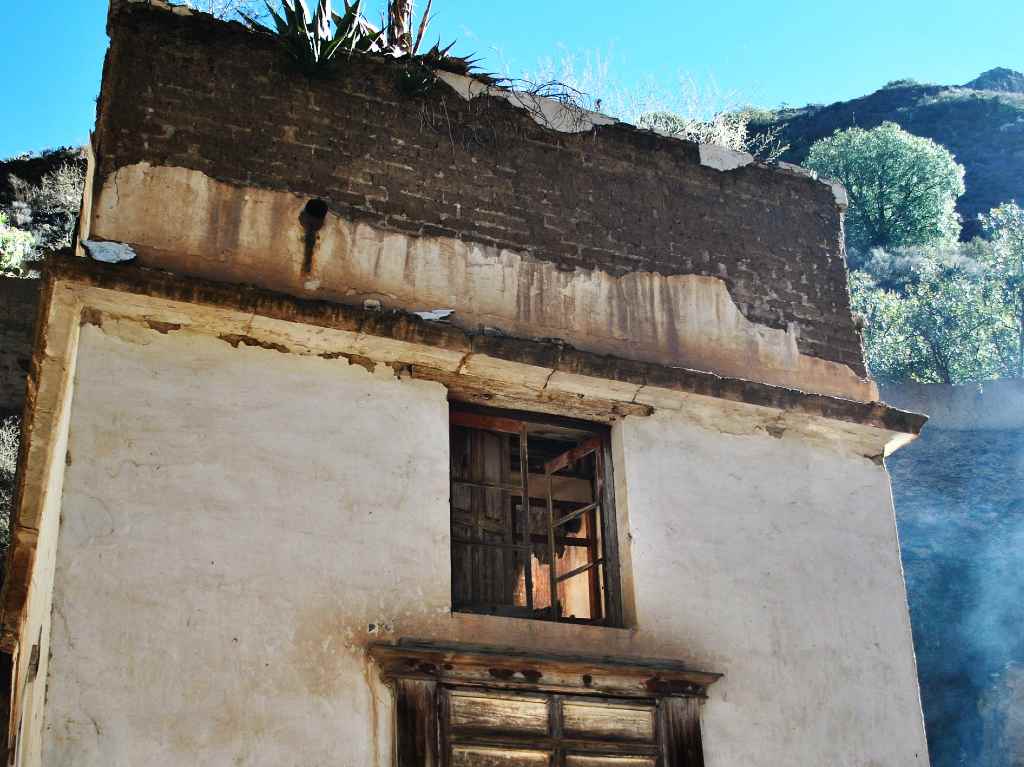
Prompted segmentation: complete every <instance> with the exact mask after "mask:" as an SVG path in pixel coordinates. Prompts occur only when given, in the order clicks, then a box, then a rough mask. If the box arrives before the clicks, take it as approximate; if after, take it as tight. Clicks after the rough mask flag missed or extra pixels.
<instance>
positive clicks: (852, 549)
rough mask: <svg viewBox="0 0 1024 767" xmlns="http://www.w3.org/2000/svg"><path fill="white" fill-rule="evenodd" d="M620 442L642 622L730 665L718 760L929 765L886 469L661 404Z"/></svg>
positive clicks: (715, 717)
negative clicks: (715, 427)
mask: <svg viewBox="0 0 1024 767" xmlns="http://www.w3.org/2000/svg"><path fill="white" fill-rule="evenodd" d="M622 451H623V463H624V472H625V483H626V486H627V488H628V502H629V514H630V519H631V521H632V527H631V534H632V536H633V567H634V573H635V578H636V581H637V584H638V587H637V597H636V598H637V615H638V619H639V621H640V622H641V624H642V625H644V626H647V627H648V628H649V630H651V631H652V633H653V634H655V635H656V636H658V637H659V638H661V639H662V641H664V639H665V638H667V637H673V639H674V641H677V642H681V643H682V644H685V645H688V646H689V647H691V648H692V649H693V651H694V652H695V653H696V654H698V655H699V656H700V657H702V658H706V659H707V661H706V663H707V665H708V666H709V667H711V668H714V669H716V670H719V671H723V672H724V673H725V678H724V679H723V680H721V681H720V682H718V683H717V684H716V685H715V687H714V689H713V691H712V695H711V699H710V700H709V701H708V703H707V704H706V708H705V713H704V717H703V724H704V743H705V752H706V754H707V756H708V759H707V764H708V767H732V766H733V765H764V767H769V766H771V765H830V766H832V767H866V766H870V767H882V766H883V765H884V766H885V767H889V766H890V765H891V766H892V767H896V766H897V765H898V766H899V767H909V765H920V766H921V767H925V766H926V765H927V764H928V753H927V748H926V744H925V736H924V727H923V723H922V721H921V708H920V703H919V699H918V691H917V678H916V670H915V668H914V656H913V648H912V645H911V634H910V622H909V616H908V613H907V603H906V596H905V592H904V587H903V578H902V574H901V571H900V561H899V556H900V555H899V547H898V543H897V539H896V528H895V521H894V518H893V513H892V506H891V502H890V498H889V483H888V477H887V475H886V473H885V471H884V469H882V468H880V467H878V466H876V465H875V464H873V463H872V462H871V461H868V460H866V459H840V458H838V457H837V456H834V455H832V454H829V453H826V452H824V451H815V450H811V449H808V448H806V447H805V446H803V445H802V444H800V443H799V442H797V441H791V440H788V439H785V438H784V439H782V440H774V439H771V438H769V437H764V438H750V437H731V436H727V435H723V434H716V433H713V432H709V431H707V430H703V429H698V428H694V427H690V426H687V425H686V424H684V423H681V422H680V421H679V420H678V419H673V418H667V417H662V416H658V415H655V416H653V417H651V418H650V419H646V420H642V419H639V420H635V419H630V420H627V422H626V424H625V426H624V427H623V429H622ZM669 584H670V585H669Z"/></svg>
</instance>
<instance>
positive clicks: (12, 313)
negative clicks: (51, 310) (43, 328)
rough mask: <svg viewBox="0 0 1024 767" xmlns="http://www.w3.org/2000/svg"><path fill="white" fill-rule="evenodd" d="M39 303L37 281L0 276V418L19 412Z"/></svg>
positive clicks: (30, 357) (23, 395)
mask: <svg viewBox="0 0 1024 767" xmlns="http://www.w3.org/2000/svg"><path fill="white" fill-rule="evenodd" d="M38 305H39V280H18V279H14V278H11V277H0V417H2V416H6V415H20V414H21V408H22V405H24V403H25V381H26V379H27V377H28V370H29V365H30V363H31V362H32V342H33V338H34V334H35V326H36V309H37V307H38Z"/></svg>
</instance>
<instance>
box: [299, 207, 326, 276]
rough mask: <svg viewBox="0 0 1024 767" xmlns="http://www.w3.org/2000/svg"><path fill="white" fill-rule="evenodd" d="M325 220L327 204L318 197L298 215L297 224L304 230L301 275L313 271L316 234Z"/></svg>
mask: <svg viewBox="0 0 1024 767" xmlns="http://www.w3.org/2000/svg"><path fill="white" fill-rule="evenodd" d="M326 218H327V203H326V202H325V201H324V200H321V199H320V198H319V197H314V198H313V199H312V200H310V201H309V202H307V203H306V206H305V207H304V208H303V209H302V213H300V214H299V224H301V225H302V228H303V229H304V230H305V235H304V237H303V240H304V250H305V257H304V258H303V260H302V273H303V274H309V273H310V272H312V271H313V256H314V253H315V251H316V241H317V233H318V232H319V231H320V230H321V229H322V228H323V225H324V220H325V219H326Z"/></svg>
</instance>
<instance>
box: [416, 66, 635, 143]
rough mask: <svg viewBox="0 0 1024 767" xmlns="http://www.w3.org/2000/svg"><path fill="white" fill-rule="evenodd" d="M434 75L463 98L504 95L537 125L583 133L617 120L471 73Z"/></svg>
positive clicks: (501, 96) (440, 73)
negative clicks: (473, 76) (491, 83)
mask: <svg viewBox="0 0 1024 767" xmlns="http://www.w3.org/2000/svg"><path fill="white" fill-rule="evenodd" d="M435 74H436V75H437V77H438V79H439V80H441V81H442V82H444V83H445V84H446V85H448V86H449V87H450V88H451V89H452V90H453V91H455V92H456V93H457V94H459V96H461V97H462V98H464V99H465V100H466V101H470V100H472V99H475V98H476V97H477V96H495V97H497V98H502V99H505V100H506V101H507V102H508V103H509V104H511V105H512V106H514V107H516V108H518V109H522V110H524V111H525V112H526V113H527V114H529V115H530V117H531V118H532V119H533V121H534V122H536V123H537V124H538V125H542V126H544V127H545V128H550V129H552V130H556V131H559V132H560V133H587V132H589V131H591V130H593V129H594V128H595V127H597V126H599V125H615V124H616V123H617V122H619V121H618V120H616V119H615V118H614V117H608V116H607V115H603V114H601V113H600V112H592V111H590V110H589V109H583V108H580V107H571V106H568V107H567V106H566V105H565V104H563V103H562V102H560V101H556V100H555V99H550V98H544V97H542V96H536V95H534V94H532V93H523V92H521V91H514V90H509V89H508V88H499V87H497V86H494V85H489V84H488V83H484V82H481V81H480V80H476V79H474V78H472V77H467V76H465V75H459V74H455V73H454V72H445V71H444V70H437V71H436V72H435Z"/></svg>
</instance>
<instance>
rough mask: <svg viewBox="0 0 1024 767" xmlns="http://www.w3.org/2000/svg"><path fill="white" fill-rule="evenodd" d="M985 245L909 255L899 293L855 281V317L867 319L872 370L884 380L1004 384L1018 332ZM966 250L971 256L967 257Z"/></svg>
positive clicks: (863, 275)
mask: <svg viewBox="0 0 1024 767" xmlns="http://www.w3.org/2000/svg"><path fill="white" fill-rule="evenodd" d="M986 250H988V248H987V243H972V244H971V245H969V246H965V248H963V249H959V248H957V249H953V254H951V253H950V250H949V249H943V248H941V247H932V248H922V249H918V250H917V251H916V252H914V253H908V252H906V251H905V252H904V253H903V254H902V259H895V260H896V261H897V262H899V263H901V269H905V270H906V271H905V272H904V273H903V278H902V282H901V284H900V287H899V288H896V289H893V288H886V287H882V286H880V285H879V280H878V278H876V277H875V276H874V275H872V274H869V273H868V272H866V271H854V272H851V274H850V293H851V300H852V305H853V310H854V311H855V312H858V313H859V314H861V315H862V316H863V317H864V319H865V329H864V342H865V348H866V352H867V361H868V367H869V368H870V369H871V372H872V374H873V375H874V376H875V377H876V378H878V379H879V380H883V381H905V380H914V381H921V382H923V383H963V382H966V381H981V380H988V379H992V378H1001V377H1003V376H1005V375H1007V374H1008V373H1009V372H1010V371H1011V370H1012V366H1011V365H1010V363H1011V361H1012V360H1011V358H1010V357H1009V356H1008V355H1007V353H1006V352H1007V349H1008V348H1009V345H1010V344H1011V343H1012V339H1013V334H1014V331H1015V325H1014V320H1013V317H1012V315H1011V314H1010V313H1009V312H1007V311H1006V305H1005V303H1004V302H1003V300H1002V290H1003V287H1002V285H1003V283H1002V281H1001V280H1000V279H999V278H998V277H997V276H996V275H994V274H993V272H992V271H991V270H989V269H987V268H986V265H985V264H984V263H983V261H984V254H985V251H986ZM964 251H967V252H966V253H965V252H964Z"/></svg>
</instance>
